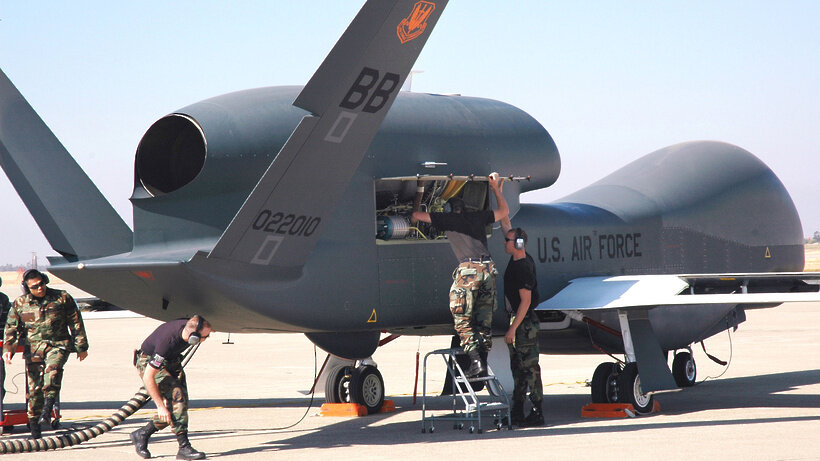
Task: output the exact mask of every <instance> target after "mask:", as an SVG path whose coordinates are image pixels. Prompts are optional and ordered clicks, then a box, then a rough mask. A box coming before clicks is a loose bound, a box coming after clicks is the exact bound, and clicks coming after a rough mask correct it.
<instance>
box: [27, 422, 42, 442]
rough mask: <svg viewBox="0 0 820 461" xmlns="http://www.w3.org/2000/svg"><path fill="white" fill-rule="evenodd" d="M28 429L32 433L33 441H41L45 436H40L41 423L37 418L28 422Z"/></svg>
mask: <svg viewBox="0 0 820 461" xmlns="http://www.w3.org/2000/svg"><path fill="white" fill-rule="evenodd" d="M28 428H29V430H30V431H31V438H32V439H39V438H42V437H43V436H42V435H40V421H39V419H37V418H34V419H30V420H28Z"/></svg>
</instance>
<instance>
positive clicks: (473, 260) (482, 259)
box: [459, 256, 493, 264]
mask: <svg viewBox="0 0 820 461" xmlns="http://www.w3.org/2000/svg"><path fill="white" fill-rule="evenodd" d="M491 262H493V260H492V258H490V257H489V256H480V257H478V258H464V259H462V260H461V261H459V263H475V264H487V263H491Z"/></svg>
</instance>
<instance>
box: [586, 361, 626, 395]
mask: <svg viewBox="0 0 820 461" xmlns="http://www.w3.org/2000/svg"><path fill="white" fill-rule="evenodd" d="M620 374H621V365H620V364H618V363H615V362H605V363H602V364H600V365H598V368H596V369H595V372H594V373H593V374H592V382H591V383H590V389H591V392H592V403H618V402H619V401H620V396H619V395H618V375H620Z"/></svg>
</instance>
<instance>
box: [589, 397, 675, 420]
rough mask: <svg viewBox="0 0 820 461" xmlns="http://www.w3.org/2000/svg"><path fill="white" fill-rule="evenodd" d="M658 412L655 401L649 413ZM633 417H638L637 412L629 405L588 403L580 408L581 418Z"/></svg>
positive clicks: (657, 405)
mask: <svg viewBox="0 0 820 461" xmlns="http://www.w3.org/2000/svg"><path fill="white" fill-rule="evenodd" d="M659 411H661V404H660V403H658V401H657V400H656V401H655V402H654V403H653V405H652V411H650V412H649V413H657V412H659ZM635 416H638V412H637V411H635V407H633V406H632V404H631V403H590V404H589V405H586V406H584V407H582V408H581V417H582V418H627V417H628V418H634V417H635Z"/></svg>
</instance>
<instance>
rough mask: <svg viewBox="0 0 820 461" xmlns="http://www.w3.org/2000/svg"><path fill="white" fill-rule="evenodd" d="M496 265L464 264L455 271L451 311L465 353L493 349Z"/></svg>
mask: <svg viewBox="0 0 820 461" xmlns="http://www.w3.org/2000/svg"><path fill="white" fill-rule="evenodd" d="M497 273H498V272H497V271H496V270H495V265H494V264H493V263H492V262H489V263H483V264H482V263H474V262H463V263H461V264H459V265H458V267H457V268H456V270H455V271H453V285H452V286H451V287H450V312H451V313H452V314H453V323H454V325H455V330H456V333H457V334H458V336H459V338H460V339H461V347H462V348H463V349H464V352H470V351H472V350H476V349H483V350H486V351H489V350H490V348H491V347H492V344H493V342H492V339H493V338H492V333H493V331H492V325H493V311H494V310H495V304H496V298H495V296H496V294H495V276H496V274H497Z"/></svg>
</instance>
